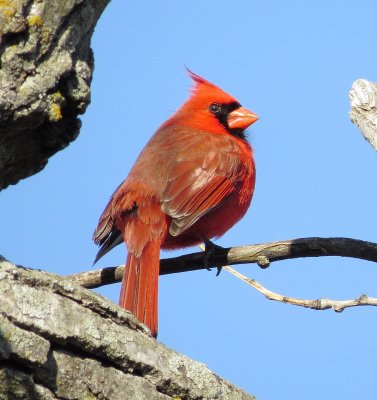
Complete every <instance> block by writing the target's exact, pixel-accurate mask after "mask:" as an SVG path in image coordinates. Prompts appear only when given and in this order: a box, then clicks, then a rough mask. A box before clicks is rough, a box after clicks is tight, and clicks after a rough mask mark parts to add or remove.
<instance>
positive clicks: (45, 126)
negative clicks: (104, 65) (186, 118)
mask: <svg viewBox="0 0 377 400" xmlns="http://www.w3.org/2000/svg"><path fill="white" fill-rule="evenodd" d="M108 2H109V0H96V1H83V0H67V1H61V0H49V1H39V0H12V1H11V0H4V1H1V2H0V149H1V152H0V190H1V189H3V188H5V187H7V186H8V185H11V184H15V183H17V182H18V181H19V180H20V179H22V178H26V177H28V176H30V175H33V174H35V173H36V172H38V171H40V170H41V169H43V168H44V166H45V165H46V163H47V160H48V158H49V157H50V156H51V155H53V154H55V153H56V152H57V151H59V150H61V149H63V148H65V147H66V146H67V145H68V144H69V143H70V142H71V141H72V140H74V139H75V138H76V137H77V135H78V133H79V129H80V124H81V123H80V120H79V119H78V115H79V114H82V113H83V112H84V111H85V109H86V107H87V105H88V104H89V102H90V82H91V78H92V72H93V54H92V51H91V49H90V39H91V36H92V33H93V30H94V27H95V25H96V22H97V20H98V18H99V17H100V15H101V13H102V11H103V9H104V8H105V7H106V5H107V4H108Z"/></svg>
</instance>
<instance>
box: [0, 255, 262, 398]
mask: <svg viewBox="0 0 377 400" xmlns="http://www.w3.org/2000/svg"><path fill="white" fill-rule="evenodd" d="M172 398H173V399H176V400H178V399H182V400H183V399H187V400H190V399H196V400H199V399H200V400H205V399H211V400H215V399H219V400H220V399H232V400H233V399H234V400H237V399H242V400H247V399H248V400H251V399H253V398H254V397H253V396H251V395H248V394H246V393H245V392H243V391H242V390H240V389H238V388H236V387H234V386H233V385H231V384H230V383H228V382H226V381H224V380H223V379H221V378H219V377H218V376H216V375H215V374H214V373H212V372H211V371H209V370H208V368H207V367H206V366H205V365H203V364H201V363H198V362H196V361H193V360H190V359H188V358H187V357H185V356H183V355H180V354H178V353H176V352H174V351H173V350H170V349H168V348H167V347H165V346H164V345H163V344H161V343H159V342H157V341H156V340H155V339H153V338H152V337H150V335H149V334H148V331H147V329H146V328H145V327H144V326H143V325H141V324H140V323H139V322H138V321H137V320H136V319H135V318H134V317H133V316H132V315H131V314H129V313H128V312H127V311H125V310H123V309H121V308H119V307H118V306H116V305H115V304H113V303H111V302H109V301H107V300H106V299H104V298H103V297H101V296H100V295H98V294H96V293H93V292H91V291H89V290H87V289H83V288H81V287H79V286H76V285H75V284H74V283H72V282H70V281H68V280H66V279H64V278H62V277H59V276H57V275H53V274H48V273H46V272H41V271H32V270H28V269H25V268H22V267H17V266H15V265H13V264H11V263H9V262H8V261H6V260H5V259H3V258H1V259H0V400H1V399H49V400H50V399H60V400H62V399H70V400H71V399H111V400H116V399H122V400H126V399H149V400H154V399H156V400H157V399H158V400H162V399H172Z"/></svg>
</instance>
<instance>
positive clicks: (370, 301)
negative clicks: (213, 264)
mask: <svg viewBox="0 0 377 400" xmlns="http://www.w3.org/2000/svg"><path fill="white" fill-rule="evenodd" d="M223 269H225V270H226V271H228V272H230V273H231V274H233V275H234V276H236V277H237V278H239V279H241V280H242V281H244V282H246V283H247V284H248V285H250V286H252V287H253V288H254V289H256V290H257V291H258V292H260V293H262V294H263V296H264V297H266V298H267V299H268V300H274V301H279V302H281V303H286V304H292V305H294V306H299V307H305V308H311V309H313V310H328V309H329V308H332V309H333V310H334V311H336V312H342V311H343V310H344V309H345V308H348V307H356V306H377V298H375V297H368V296H366V295H365V294H362V295H361V296H360V297H358V298H357V299H354V300H331V299H316V300H306V299H297V298H295V297H289V296H283V295H281V294H279V293H275V292H272V291H271V290H269V289H267V288H265V287H264V286H262V285H261V284H260V283H259V282H257V281H256V280H255V279H249V278H248V277H246V276H245V275H242V274H241V273H239V272H238V271H236V270H235V269H233V268H231V267H229V266H225V267H223Z"/></svg>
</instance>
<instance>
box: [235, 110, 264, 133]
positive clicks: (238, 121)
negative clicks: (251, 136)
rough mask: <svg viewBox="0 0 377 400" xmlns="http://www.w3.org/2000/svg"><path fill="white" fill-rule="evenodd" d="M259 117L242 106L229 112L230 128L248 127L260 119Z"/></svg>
mask: <svg viewBox="0 0 377 400" xmlns="http://www.w3.org/2000/svg"><path fill="white" fill-rule="evenodd" d="M258 119H259V117H258V115H256V114H254V113H253V112H251V111H249V110H247V109H246V108H243V107H240V108H237V110H234V111H232V112H231V113H229V115H228V126H229V128H230V129H235V128H236V129H246V128H248V127H249V126H250V125H251V124H253V123H254V122H255V121H258Z"/></svg>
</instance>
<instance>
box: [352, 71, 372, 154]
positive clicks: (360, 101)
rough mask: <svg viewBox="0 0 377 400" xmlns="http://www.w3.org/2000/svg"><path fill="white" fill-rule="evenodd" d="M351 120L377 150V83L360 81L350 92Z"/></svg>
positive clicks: (354, 84) (355, 83) (356, 82)
mask: <svg viewBox="0 0 377 400" xmlns="http://www.w3.org/2000/svg"><path fill="white" fill-rule="evenodd" d="M349 98H350V101H351V111H350V118H351V121H352V122H353V123H354V124H355V125H356V126H357V127H358V128H359V129H360V131H361V133H362V134H363V136H364V138H365V139H366V140H367V141H368V142H369V143H370V144H371V145H372V146H373V147H374V149H375V150H377V83H374V82H369V81H367V80H365V79H358V80H357V81H355V82H354V83H353V85H352V88H351V90H350V92H349Z"/></svg>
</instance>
